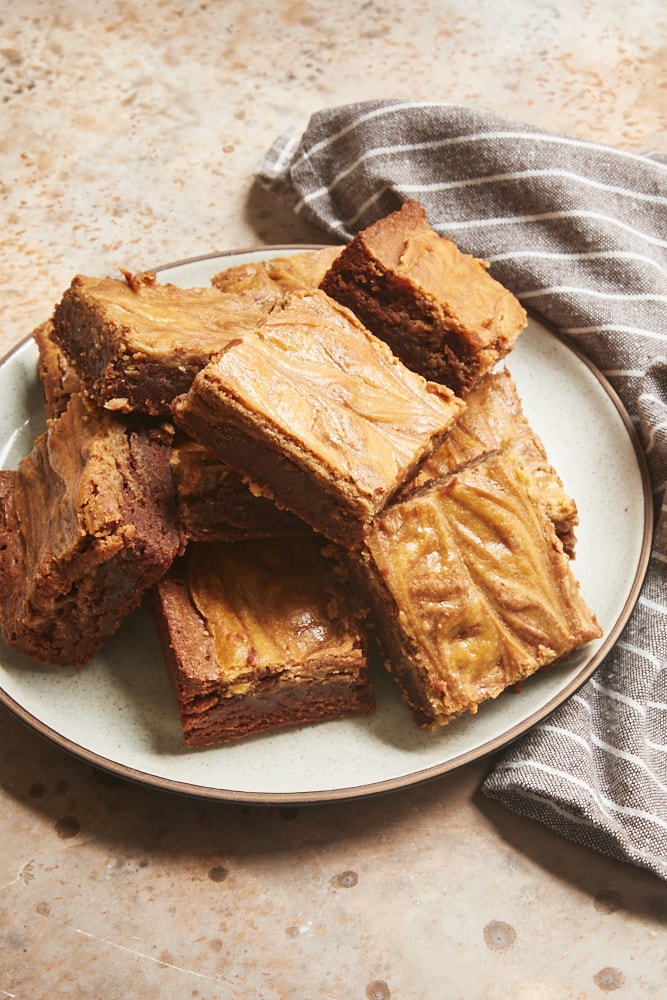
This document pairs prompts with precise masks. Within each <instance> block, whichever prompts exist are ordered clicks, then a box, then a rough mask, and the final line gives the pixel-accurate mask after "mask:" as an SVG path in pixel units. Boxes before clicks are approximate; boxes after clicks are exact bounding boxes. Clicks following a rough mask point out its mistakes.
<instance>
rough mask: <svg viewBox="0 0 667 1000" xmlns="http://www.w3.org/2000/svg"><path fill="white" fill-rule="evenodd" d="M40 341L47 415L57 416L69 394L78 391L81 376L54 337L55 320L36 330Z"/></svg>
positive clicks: (39, 362) (38, 348)
mask: <svg viewBox="0 0 667 1000" xmlns="http://www.w3.org/2000/svg"><path fill="white" fill-rule="evenodd" d="M33 339H34V341H35V343H36V344H37V372H38V374H39V378H40V381H41V383H42V389H43V391H44V404H45V407H46V415H47V417H57V416H59V415H60V414H61V413H63V412H64V410H66V409H67V403H68V401H69V398H70V396H71V395H72V394H73V393H75V392H79V391H80V389H81V384H80V382H79V377H78V375H77V374H76V372H75V371H74V369H73V368H72V366H71V364H70V363H69V361H68V360H67V358H66V357H65V355H64V354H63V352H62V351H61V349H60V348H59V347H58V345H57V344H56V343H55V342H54V340H53V321H52V320H51V319H49V320H47V321H46V322H45V323H42V324H40V326H38V327H37V329H36V330H34V331H33Z"/></svg>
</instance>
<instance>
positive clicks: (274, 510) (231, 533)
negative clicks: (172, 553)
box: [171, 438, 312, 542]
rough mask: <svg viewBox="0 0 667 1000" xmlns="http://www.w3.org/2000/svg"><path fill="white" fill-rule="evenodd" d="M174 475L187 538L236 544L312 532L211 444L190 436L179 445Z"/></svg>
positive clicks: (174, 454) (175, 450)
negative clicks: (249, 481)
mask: <svg viewBox="0 0 667 1000" xmlns="http://www.w3.org/2000/svg"><path fill="white" fill-rule="evenodd" d="M171 474H172V479H173V481H174V488H175V490H176V501H177V504H178V516H179V521H180V525H181V532H182V534H183V537H184V538H185V539H186V540H187V541H190V542H213V541H228V542H232V541H238V540H240V539H243V538H271V537H275V536H290V535H305V534H310V533H311V532H312V528H310V526H309V525H307V524H306V522H305V521H302V520H301V518H300V517H297V516H296V514H292V512H291V511H287V510H281V509H280V508H279V507H276V505H275V504H274V503H273V501H271V500H269V499H268V498H267V497H263V496H261V494H259V493H254V492H253V491H252V490H251V488H250V487H249V486H248V485H247V484H246V483H245V482H244V481H243V479H242V478H241V476H239V475H238V473H236V472H235V471H234V469H231V468H230V467H229V466H228V465H227V464H226V463H225V462H222V461H220V459H219V458H217V457H216V455H215V454H214V453H213V452H212V451H211V449H210V448H206V447H204V445H201V444H198V442H196V441H192V440H191V439H189V438H182V439H179V440H177V441H176V442H175V443H174V447H173V448H172V454H171Z"/></svg>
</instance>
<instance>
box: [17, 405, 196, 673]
mask: <svg viewBox="0 0 667 1000" xmlns="http://www.w3.org/2000/svg"><path fill="white" fill-rule="evenodd" d="M170 451H171V433H170V431H169V429H168V428H165V427H161V426H158V427H152V426H142V425H137V424H130V423H128V422H127V421H125V420H123V419H122V418H120V417H118V416H117V415H114V414H109V413H105V412H104V411H97V410H95V409H93V408H92V407H91V406H90V405H89V404H87V403H86V401H85V400H84V399H83V397H82V396H80V395H74V396H72V397H71V399H70V400H69V403H68V406H67V409H66V410H65V412H64V413H63V414H62V415H61V416H60V417H58V418H57V419H54V420H51V421H49V423H48V427H47V430H46V431H45V433H44V434H42V435H41V436H40V437H39V438H38V439H37V440H36V442H35V444H34V446H33V449H32V451H31V453H30V454H29V455H28V456H26V457H25V458H24V459H22V461H21V462H20V464H19V467H18V470H17V471H15V472H14V471H11V472H4V473H2V497H1V499H2V509H1V511H0V626H1V628H2V634H3V637H4V639H5V642H6V643H7V644H8V645H10V646H12V647H14V648H16V649H18V650H19V651H20V652H22V653H24V654H26V655H27V656H30V657H32V658H34V659H37V660H43V661H46V662H48V663H54V664H62V665H69V664H72V665H76V666H82V665H83V664H85V663H87V662H88V660H90V659H91V657H92V656H93V655H94V654H95V653H96V652H98V651H99V649H100V648H101V647H102V645H103V643H104V642H105V640H106V639H107V638H108V637H109V636H110V635H112V634H113V633H114V632H115V631H116V629H117V628H118V627H119V625H120V624H121V622H122V621H123V620H124V618H125V617H126V616H127V615H128V614H129V613H130V611H132V610H133V609H134V608H136V607H137V606H138V605H139V603H140V601H141V599H142V597H143V594H144V593H145V592H146V591H147V590H148V589H149V588H150V587H151V586H152V585H153V584H154V583H155V581H156V580H157V579H158V578H159V577H160V576H162V574H163V573H165V572H166V570H167V569H168V568H169V567H170V565H171V563H172V562H173V560H174V558H175V556H176V555H177V553H178V552H179V551H180V550H181V537H180V532H179V529H178V522H177V517H176V504H175V497H174V492H173V486H172V482H171V475H170V470H169V458H170Z"/></svg>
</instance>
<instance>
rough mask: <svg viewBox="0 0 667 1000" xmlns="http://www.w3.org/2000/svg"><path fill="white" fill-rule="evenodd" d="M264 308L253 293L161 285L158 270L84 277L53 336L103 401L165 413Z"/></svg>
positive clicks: (62, 306)
mask: <svg viewBox="0 0 667 1000" xmlns="http://www.w3.org/2000/svg"><path fill="white" fill-rule="evenodd" d="M264 311H265V310H264V309H263V308H262V307H261V306H260V305H258V303H257V302H256V301H255V300H254V299H253V298H252V297H251V296H248V295H232V294H229V295H223V294H222V293H221V292H219V291H217V289H215V288H179V287H177V286H176V285H171V284H159V283H158V282H157V281H156V280H155V275H151V274H146V275H142V276H140V277H138V278H137V277H132V276H128V277H127V278H126V279H125V280H123V279H116V278H90V277H85V276H83V275H77V276H76V277H75V278H74V279H73V280H72V282H71V284H70V287H69V288H68V289H67V290H66V292H65V294H64V295H63V297H62V299H61V301H60V302H59V303H58V305H57V306H56V309H55V313H54V317H53V339H54V341H55V343H56V344H57V345H58V346H59V347H60V349H61V350H62V351H63V353H64V355H65V357H66V359H67V361H68V362H69V363H70V364H71V365H72V367H73V368H74V370H75V372H76V374H77V376H78V377H79V379H80V382H81V388H82V391H83V392H84V393H86V394H87V395H88V396H89V397H90V398H91V399H93V400H94V401H95V402H96V403H98V404H99V405H103V406H105V407H106V408H107V409H110V410H117V411H120V412H122V413H131V412H135V411H138V412H143V413H148V414H150V415H152V416H164V415H167V414H168V413H169V409H170V405H171V401H172V400H173V398H174V397H175V396H178V395H179V394H181V393H183V392H186V391H187V390H188V389H189V387H190V385H191V384H192V380H193V378H194V376H195V375H196V373H197V372H198V371H200V370H201V369H202V368H203V367H204V366H205V365H206V364H207V363H208V362H209V361H210V360H211V358H212V357H215V356H216V355H217V354H218V353H219V352H220V351H221V350H223V348H224V347H225V345H226V344H227V343H228V341H229V340H231V339H232V338H233V337H236V336H238V334H239V333H240V332H242V331H245V330H248V329H252V328H253V327H254V326H255V325H256V324H257V323H258V322H259V321H260V318H261V316H262V315H263V314H264Z"/></svg>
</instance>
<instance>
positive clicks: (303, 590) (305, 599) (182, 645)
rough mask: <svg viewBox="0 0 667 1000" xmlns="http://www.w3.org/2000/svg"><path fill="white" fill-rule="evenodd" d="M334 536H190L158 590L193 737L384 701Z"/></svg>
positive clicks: (218, 739) (342, 712)
mask: <svg viewBox="0 0 667 1000" xmlns="http://www.w3.org/2000/svg"><path fill="white" fill-rule="evenodd" d="M325 544H326V546H327V549H330V548H331V546H330V545H329V543H325V542H324V540H323V539H322V538H318V537H316V536H315V535H312V534H311V535H310V536H309V537H307V538H299V539H263V540H262V541H245V542H231V543H224V542H218V543H215V544H208V545H191V546H190V547H189V548H188V550H187V552H186V554H185V556H184V557H183V559H181V560H178V561H177V562H176V563H175V564H174V566H173V568H172V569H171V570H170V572H169V573H168V574H167V575H166V576H165V577H164V578H163V579H162V580H160V582H159V583H158V584H157V586H156V588H155V589H154V591H153V594H154V612H155V620H156V626H157V630H158V634H159V636H160V640H161V643H162V647H163V650H164V655H165V658H166V661H167V664H168V667H169V671H170V675H171V680H172V684H173V688H174V692H175V696H176V701H177V705H178V710H179V715H180V720H181V726H182V729H183V736H184V739H185V742H186V743H187V744H188V746H191V747H201V746H208V745H212V744H215V743H223V742H228V741H230V740H236V739H240V738H242V737H246V736H249V735H253V734H257V733H262V732H266V731H267V730H271V729H278V728H282V727H285V726H294V725H302V724H305V723H313V722H322V721H324V720H326V719H333V718H341V717H343V716H347V715H360V714H361V715H368V714H370V713H372V712H373V711H374V709H375V701H374V696H373V691H372V688H371V685H370V682H369V680H368V675H367V658H366V645H365V639H364V636H363V633H362V632H361V630H360V627H359V622H358V620H357V617H356V610H355V607H354V602H353V601H352V599H351V598H350V595H349V594H348V592H347V590H346V588H345V584H344V578H343V577H342V576H340V575H339V574H338V573H337V572H336V567H337V562H336V560H335V556H334V554H333V553H331V554H329V555H325V554H324V551H323V550H324V546H325Z"/></svg>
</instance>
